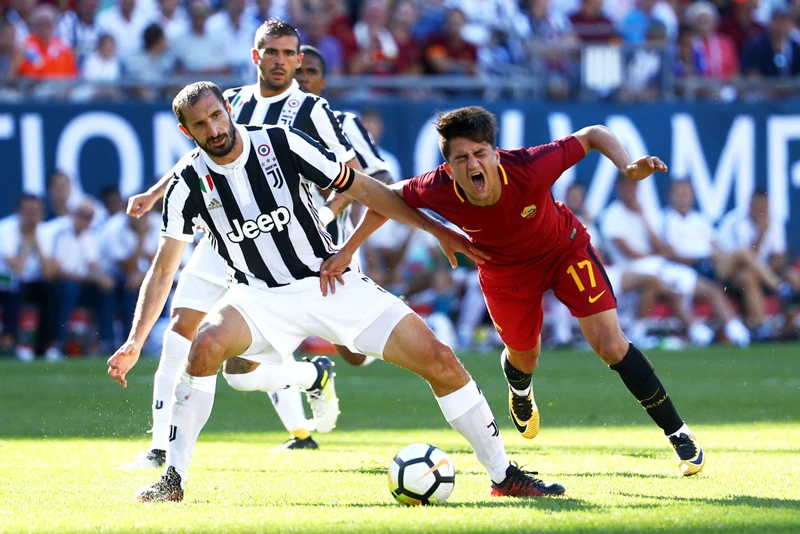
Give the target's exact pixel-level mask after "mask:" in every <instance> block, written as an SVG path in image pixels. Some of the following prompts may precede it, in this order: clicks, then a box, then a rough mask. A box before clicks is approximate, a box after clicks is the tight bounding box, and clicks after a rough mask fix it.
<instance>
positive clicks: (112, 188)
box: [100, 184, 122, 200]
mask: <svg viewBox="0 0 800 534" xmlns="http://www.w3.org/2000/svg"><path fill="white" fill-rule="evenodd" d="M111 195H120V196H122V195H121V194H120V192H119V187H117V186H116V184H109V185H106V186H103V188H102V189H100V200H105V199H106V198H108V197H110V196H111Z"/></svg>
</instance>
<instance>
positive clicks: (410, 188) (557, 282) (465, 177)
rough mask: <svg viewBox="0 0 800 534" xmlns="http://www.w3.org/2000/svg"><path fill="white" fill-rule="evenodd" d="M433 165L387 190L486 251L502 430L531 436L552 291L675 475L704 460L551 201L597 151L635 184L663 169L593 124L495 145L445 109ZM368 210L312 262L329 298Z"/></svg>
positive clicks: (578, 237) (598, 267)
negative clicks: (668, 452) (650, 426)
mask: <svg viewBox="0 0 800 534" xmlns="http://www.w3.org/2000/svg"><path fill="white" fill-rule="evenodd" d="M437 130H438V131H439V135H440V138H439V148H440V149H441V151H442V155H443V156H444V159H445V163H444V164H442V165H440V166H439V167H437V168H436V169H435V170H434V171H432V172H429V173H426V174H423V175H420V176H417V177H415V178H412V179H410V180H406V181H403V182H399V183H397V184H394V186H393V188H394V190H395V192H396V193H397V194H399V195H401V196H402V197H403V199H404V200H405V202H406V203H407V204H408V205H409V206H411V207H415V208H427V209H430V210H431V211H433V212H435V213H437V214H439V215H440V216H442V217H444V218H445V219H447V220H448V221H450V222H451V223H453V224H455V225H457V226H458V227H459V228H461V230H463V231H464V232H466V234H467V235H468V236H469V237H470V239H471V240H472V242H473V243H475V244H476V245H477V246H478V247H480V248H481V249H482V250H483V251H484V252H486V253H488V255H489V256H490V258H489V259H486V261H485V262H484V263H483V264H481V265H479V266H478V270H479V274H480V283H481V288H482V289H483V294H484V298H485V299H486V304H487V306H488V308H489V313H490V315H491V316H492V320H493V321H494V324H495V328H496V329H497V332H498V333H499V334H500V337H501V338H502V339H503V342H504V343H505V345H506V348H505V350H504V351H503V354H502V356H501V361H502V367H503V373H504V374H505V377H506V379H507V380H508V384H509V410H510V414H511V419H512V421H513V422H514V425H515V426H516V427H517V430H519V432H520V434H522V435H523V436H524V437H526V438H528V439H531V438H533V437H535V436H536V434H537V433H538V431H539V413H538V409H537V407H536V403H535V401H534V399H533V388H532V384H531V375H532V373H533V371H534V370H535V369H536V366H537V363H538V359H539V353H540V349H541V336H540V331H541V327H542V320H543V312H542V295H543V294H544V293H545V292H546V291H547V290H548V289H552V290H553V292H554V293H555V295H556V297H558V299H559V300H560V301H561V302H563V303H564V304H565V305H566V306H567V307H568V308H569V309H570V311H571V312H572V315H574V316H575V317H577V318H578V321H579V323H580V326H581V330H582V331H583V334H584V336H585V337H586V340H587V341H588V342H589V345H591V347H592V349H593V350H594V351H595V352H596V353H597V354H598V356H600V358H601V359H602V360H603V361H604V362H605V363H606V364H608V365H609V367H610V368H611V369H613V370H614V371H616V372H617V373H619V375H620V378H621V379H622V381H623V382H624V383H625V385H626V386H627V388H628V390H630V392H631V393H632V394H633V396H634V397H636V399H637V400H638V401H639V402H640V403H641V405H642V407H643V408H644V409H645V410H646V411H647V413H648V415H649V416H650V417H651V418H652V419H653V421H654V422H655V423H656V424H657V425H658V426H659V427H661V429H662V430H663V431H664V433H665V435H666V436H667V438H668V439H669V441H670V443H671V444H672V446H673V448H674V449H675V452H676V454H677V456H678V465H679V467H680V469H681V472H682V473H683V474H684V475H687V476H688V475H693V474H695V473H697V472H699V471H700V470H701V469H702V468H703V465H704V464H705V456H704V453H703V450H702V449H701V448H700V445H699V444H698V443H697V440H696V439H695V437H694V436H693V435H692V434H691V432H690V431H689V427H688V426H687V425H686V423H685V422H684V421H683V420H682V419H681V418H680V416H679V415H678V412H677V411H676V410H675V407H674V406H673V404H672V400H671V399H670V398H669V396H668V395H667V393H666V390H665V389H664V386H663V385H662V383H661V381H660V380H659V379H658V377H657V376H656V373H655V371H654V369H653V366H652V365H651V364H650V362H649V361H648V360H647V358H645V356H644V355H643V354H642V353H641V352H640V351H639V350H638V349H637V348H636V347H635V346H634V345H633V344H632V343H630V341H628V339H627V338H626V337H625V335H624V334H623V333H622V330H621V329H620V326H619V321H618V319H617V311H616V299H615V297H614V291H613V288H612V287H611V285H610V284H609V282H608V278H607V277H606V273H605V270H604V269H603V265H602V264H601V263H600V261H599V260H598V258H597V254H596V253H595V251H594V249H593V248H592V246H591V244H590V243H589V234H588V233H587V231H586V228H585V227H584V226H583V224H581V223H580V221H578V219H577V218H576V217H575V215H574V214H573V213H572V212H571V211H570V210H569V209H567V207H566V206H564V205H563V204H562V203H560V202H556V201H555V200H553V197H552V195H551V193H550V188H551V187H552V185H553V183H555V181H556V180H557V179H558V178H559V176H561V174H562V173H563V172H564V171H565V170H567V169H569V168H570V167H572V166H573V165H575V164H576V163H577V162H579V161H580V160H581V159H583V158H584V156H585V155H586V153H587V152H589V151H590V150H597V151H599V152H600V153H601V154H603V155H604V156H606V157H607V158H608V159H610V160H611V161H612V162H613V163H614V164H615V165H616V166H617V168H618V169H619V170H620V173H621V174H622V175H624V176H625V177H627V178H629V179H632V180H643V179H645V178H647V177H648V176H650V175H651V174H653V173H655V172H658V171H660V172H665V171H666V170H667V166H666V165H665V164H664V163H663V162H662V161H661V160H660V159H659V158H657V157H655V156H643V157H641V158H639V159H637V160H635V161H634V160H632V159H631V157H630V156H629V155H628V153H627V152H626V151H625V149H624V148H623V146H622V144H621V143H620V142H619V139H617V137H616V136H615V135H614V134H613V133H612V132H611V131H610V130H608V128H606V127H604V126H590V127H588V128H584V129H582V130H580V131H578V132H576V133H575V134H573V135H570V136H568V137H565V138H564V139H560V140H558V141H555V142H553V143H549V144H546V145H542V146H537V147H532V148H519V149H516V150H500V149H498V148H497V147H496V144H495V138H496V135H497V121H496V119H495V117H494V115H492V114H491V113H490V112H488V111H486V110H485V109H483V108H480V107H467V108H461V109H457V110H455V111H451V112H449V113H446V114H444V115H442V116H441V117H440V118H439V122H438V124H437ZM385 220H386V219H385V217H383V216H381V215H379V214H377V213H374V212H372V211H369V212H368V213H367V215H366V216H365V217H364V219H363V220H362V221H361V223H360V224H359V227H358V228H357V229H356V231H355V233H354V234H353V235H352V236H351V238H350V240H349V241H348V242H347V243H345V245H344V246H343V247H342V249H341V251H340V252H339V254H337V255H336V256H334V257H332V258H331V259H329V260H328V261H326V262H325V263H324V264H323V265H322V269H321V277H320V278H321V280H320V283H321V286H322V291H323V293H325V294H327V291H328V288H329V287H330V289H331V291H335V284H336V282H337V281H338V282H339V283H341V282H342V279H341V276H340V275H341V273H342V272H343V270H344V268H345V267H346V266H347V265H348V264H349V261H350V258H351V257H352V254H353V251H354V250H355V249H356V248H357V247H358V246H360V245H361V244H362V243H363V242H364V240H366V238H367V237H368V236H369V235H370V234H371V233H372V232H374V231H375V230H376V229H377V228H379V227H380V226H381V225H382V224H383V222H384V221H385Z"/></svg>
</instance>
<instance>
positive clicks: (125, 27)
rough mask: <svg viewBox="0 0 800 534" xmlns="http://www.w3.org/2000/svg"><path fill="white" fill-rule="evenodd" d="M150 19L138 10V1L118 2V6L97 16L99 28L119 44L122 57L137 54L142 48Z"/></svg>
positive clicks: (118, 47) (119, 0)
mask: <svg viewBox="0 0 800 534" xmlns="http://www.w3.org/2000/svg"><path fill="white" fill-rule="evenodd" d="M147 22H148V19H147V18H146V17H145V16H143V15H141V14H140V12H139V11H138V10H137V9H136V0H118V5H115V6H114V7H111V8H109V9H106V10H104V11H102V12H101V13H100V14H99V15H98V16H97V26H98V27H99V28H100V30H101V31H102V32H103V33H108V34H110V35H112V36H113V37H114V40H115V41H116V42H117V49H118V52H119V55H120V57H127V56H129V55H131V54H135V53H136V52H138V51H139V50H141V48H142V32H143V31H144V28H145V26H147Z"/></svg>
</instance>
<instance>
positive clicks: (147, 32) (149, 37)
mask: <svg viewBox="0 0 800 534" xmlns="http://www.w3.org/2000/svg"><path fill="white" fill-rule="evenodd" d="M142 38H143V39H144V49H145V50H150V49H151V48H153V46H154V45H155V44H156V43H157V42H159V41H160V40H161V39H163V38H164V28H162V27H161V26H159V25H158V24H156V23H155V22H154V23H153V24H150V25H149V26H148V27H147V28H145V29H144V32H143V33H142Z"/></svg>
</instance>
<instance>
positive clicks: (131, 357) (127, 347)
mask: <svg viewBox="0 0 800 534" xmlns="http://www.w3.org/2000/svg"><path fill="white" fill-rule="evenodd" d="M141 350H142V349H141V347H139V346H138V345H136V344H135V343H133V342H132V341H126V342H125V344H124V345H122V346H121V347H120V348H118V349H117V352H115V353H114V355H113V356H111V357H110V358H109V359H108V376H110V377H111V378H113V379H114V380H116V381H117V382H119V383H120V385H121V386H122V387H124V388H125V387H128V381H127V380H125V375H127V374H128V371H130V370H131V369H132V368H133V366H134V365H136V362H137V361H138V360H139V353H140V352H141Z"/></svg>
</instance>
